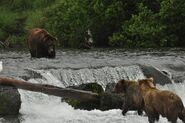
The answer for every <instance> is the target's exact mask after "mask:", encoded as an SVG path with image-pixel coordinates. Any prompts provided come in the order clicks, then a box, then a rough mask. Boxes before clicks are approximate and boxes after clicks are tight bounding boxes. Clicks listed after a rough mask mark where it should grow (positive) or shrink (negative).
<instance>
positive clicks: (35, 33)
mask: <svg viewBox="0 0 185 123" xmlns="http://www.w3.org/2000/svg"><path fill="white" fill-rule="evenodd" d="M56 40H57V39H56V38H55V37H53V36H52V35H51V34H49V33H48V32H47V31H46V30H45V29H40V28H34V29H32V30H31V31H29V33H28V36H27V43H28V47H29V50H30V53H31V57H36V58H41V57H46V58H54V57H55V43H56Z"/></svg>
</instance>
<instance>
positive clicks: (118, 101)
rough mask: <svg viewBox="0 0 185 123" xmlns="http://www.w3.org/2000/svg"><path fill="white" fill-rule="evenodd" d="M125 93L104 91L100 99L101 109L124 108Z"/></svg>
mask: <svg viewBox="0 0 185 123" xmlns="http://www.w3.org/2000/svg"><path fill="white" fill-rule="evenodd" d="M125 99H126V98H125V95H124V94H123V93H122V94H116V93H106V92H105V93H104V94H102V96H101V100H100V110H102V111H105V110H110V109H122V105H123V102H124V101H125Z"/></svg>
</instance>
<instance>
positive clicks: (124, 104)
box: [122, 101, 129, 116]
mask: <svg viewBox="0 0 185 123" xmlns="http://www.w3.org/2000/svg"><path fill="white" fill-rule="evenodd" d="M128 109H129V106H128V104H127V102H126V101H124V102H123V105H122V115H124V116H125V114H126V113H127V111H128Z"/></svg>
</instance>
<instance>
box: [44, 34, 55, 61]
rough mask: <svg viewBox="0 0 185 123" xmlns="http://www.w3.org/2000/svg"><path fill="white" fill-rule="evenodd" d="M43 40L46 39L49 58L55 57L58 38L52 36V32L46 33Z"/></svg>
mask: <svg viewBox="0 0 185 123" xmlns="http://www.w3.org/2000/svg"><path fill="white" fill-rule="evenodd" d="M43 41H44V49H45V50H46V52H47V56H48V58H54V57H55V45H56V41H57V38H55V37H53V36H51V35H50V34H47V35H45V37H44V39H43Z"/></svg>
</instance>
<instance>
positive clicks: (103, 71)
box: [27, 65, 144, 88]
mask: <svg viewBox="0 0 185 123" xmlns="http://www.w3.org/2000/svg"><path fill="white" fill-rule="evenodd" d="M27 71H28V73H29V75H30V79H34V80H36V81H40V82H39V83H47V84H52V85H57V86H61V87H67V86H71V85H79V84H83V83H91V82H96V83H98V84H100V85H102V86H103V87H104V88H105V86H106V85H107V84H108V83H114V82H117V81H118V80H120V79H127V80H137V79H143V78H144V74H143V72H142V70H141V69H140V67H139V66H137V65H131V66H117V67H101V68H82V69H50V71H47V70H33V69H27ZM32 81H33V80H32Z"/></svg>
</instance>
